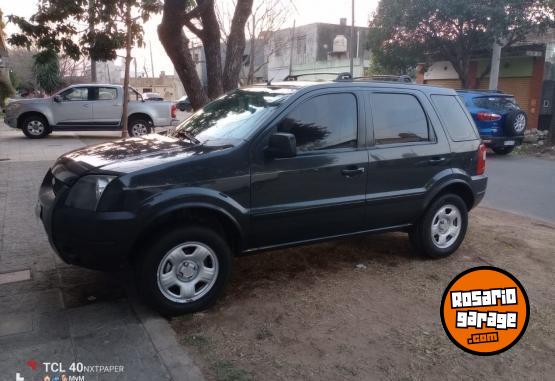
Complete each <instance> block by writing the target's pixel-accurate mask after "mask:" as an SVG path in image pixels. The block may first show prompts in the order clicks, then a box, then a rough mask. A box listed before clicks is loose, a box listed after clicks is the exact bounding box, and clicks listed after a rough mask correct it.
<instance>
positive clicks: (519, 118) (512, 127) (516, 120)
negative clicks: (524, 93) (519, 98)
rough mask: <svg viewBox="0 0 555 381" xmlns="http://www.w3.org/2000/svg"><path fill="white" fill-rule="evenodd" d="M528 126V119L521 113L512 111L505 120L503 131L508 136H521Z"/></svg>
mask: <svg viewBox="0 0 555 381" xmlns="http://www.w3.org/2000/svg"><path fill="white" fill-rule="evenodd" d="M527 125H528V118H527V116H526V113H525V112H523V111H513V112H511V113H510V114H509V115H507V118H506V119H505V125H504V130H505V133H506V134H507V135H508V136H519V135H523V134H524V131H525V130H526V126H527Z"/></svg>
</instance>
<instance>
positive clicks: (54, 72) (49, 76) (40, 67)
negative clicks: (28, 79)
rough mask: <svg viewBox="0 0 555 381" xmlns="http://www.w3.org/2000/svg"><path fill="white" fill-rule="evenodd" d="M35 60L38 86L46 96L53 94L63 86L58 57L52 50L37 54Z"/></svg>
mask: <svg viewBox="0 0 555 381" xmlns="http://www.w3.org/2000/svg"><path fill="white" fill-rule="evenodd" d="M33 59H34V62H33V74H34V76H35V79H36V80H37V84H38V85H39V86H40V88H41V89H43V90H44V91H45V92H46V94H48V95H50V94H52V93H53V92H54V91H56V90H58V88H59V87H60V86H61V84H62V81H61V78H60V62H59V60H58V56H57V55H56V53H55V52H54V51H52V50H43V51H42V52H39V53H37V54H35V55H34V56H33Z"/></svg>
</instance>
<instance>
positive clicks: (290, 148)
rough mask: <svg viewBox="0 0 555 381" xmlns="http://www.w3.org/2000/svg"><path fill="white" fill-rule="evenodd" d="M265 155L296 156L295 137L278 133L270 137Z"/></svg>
mask: <svg viewBox="0 0 555 381" xmlns="http://www.w3.org/2000/svg"><path fill="white" fill-rule="evenodd" d="M266 153H267V154H268V155H270V156H272V157H293V156H296V155H297V140H296V139H295V135H293V134H287V133H284V132H278V133H275V134H273V135H272V136H270V140H269V142H268V147H267V148H266Z"/></svg>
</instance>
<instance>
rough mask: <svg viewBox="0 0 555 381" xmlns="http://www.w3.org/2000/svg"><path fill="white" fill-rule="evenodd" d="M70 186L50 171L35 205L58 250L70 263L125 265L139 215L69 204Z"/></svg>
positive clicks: (99, 266)
mask: <svg viewBox="0 0 555 381" xmlns="http://www.w3.org/2000/svg"><path fill="white" fill-rule="evenodd" d="M69 189H70V187H68V186H67V185H66V184H64V183H62V182H61V181H59V180H57V179H56V178H55V177H54V176H53V175H52V173H51V172H50V171H48V173H47V174H46V176H45V178H44V180H43V182H42V185H41V187H40V191H39V199H38V202H37V205H36V208H35V213H36V214H37V217H39V218H40V220H41V221H42V223H43V225H44V228H45V230H46V234H47V235H48V240H49V242H50V245H51V246H52V248H53V249H54V251H55V252H56V253H57V254H58V256H59V257H60V258H61V259H62V260H63V261H64V262H66V263H69V264H72V265H77V266H82V267H86V268H90V269H94V270H103V271H116V270H119V269H121V268H122V267H125V265H126V264H127V260H128V258H129V253H130V251H131V248H132V245H133V242H134V240H135V238H136V237H135V236H134V232H135V230H136V229H135V220H136V219H135V215H134V214H133V213H130V212H96V211H89V210H81V209H75V208H69V207H67V206H65V205H64V204H65V199H66V197H67V195H68V193H69Z"/></svg>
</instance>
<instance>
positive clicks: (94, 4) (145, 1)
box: [8, 0, 161, 137]
mask: <svg viewBox="0 0 555 381" xmlns="http://www.w3.org/2000/svg"><path fill="white" fill-rule="evenodd" d="M160 6H161V4H160V2H159V1H158V0H40V2H39V6H38V10H37V13H35V14H34V15H33V16H32V17H31V18H30V20H29V21H27V20H26V19H24V18H22V17H19V16H13V15H12V16H9V18H8V19H9V20H10V21H11V22H13V23H15V24H16V25H17V26H18V27H19V29H20V30H21V33H15V34H12V36H11V37H10V38H9V39H8V42H10V43H11V44H13V45H16V46H23V47H27V48H30V47H31V46H33V47H36V48H37V49H39V50H40V51H41V53H42V52H44V51H47V52H51V53H56V54H63V55H64V56H67V57H69V58H71V59H74V60H79V58H80V57H81V56H84V55H85V56H88V57H90V59H91V62H92V61H111V60H114V59H116V57H117V50H118V49H122V48H125V52H126V55H125V80H124V105H123V109H124V110H123V111H124V113H123V114H122V136H123V137H125V136H127V117H126V111H127V102H128V100H129V99H128V86H129V65H130V62H131V49H132V47H133V46H135V45H143V28H142V23H143V22H146V21H148V19H149V17H150V14H152V13H156V12H158V11H159V10H160ZM93 75H94V74H93Z"/></svg>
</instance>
